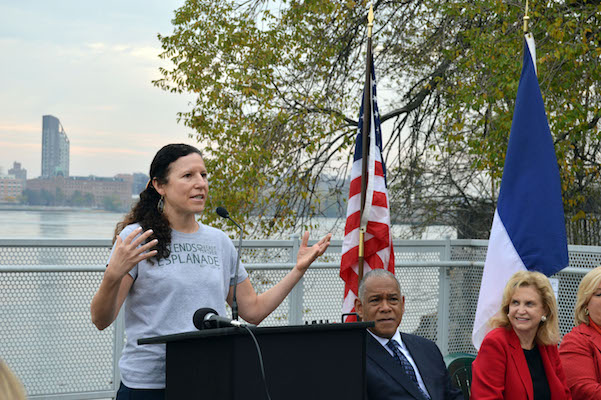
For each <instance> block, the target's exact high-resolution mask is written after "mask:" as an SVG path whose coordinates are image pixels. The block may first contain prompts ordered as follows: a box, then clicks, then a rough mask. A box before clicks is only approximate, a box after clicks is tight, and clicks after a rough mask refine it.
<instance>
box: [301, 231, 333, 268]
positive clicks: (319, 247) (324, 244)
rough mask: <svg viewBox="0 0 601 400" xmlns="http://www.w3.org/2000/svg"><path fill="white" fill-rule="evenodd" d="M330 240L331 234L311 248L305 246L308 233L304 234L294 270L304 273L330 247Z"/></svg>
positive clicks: (307, 241)
mask: <svg viewBox="0 0 601 400" xmlns="http://www.w3.org/2000/svg"><path fill="white" fill-rule="evenodd" d="M331 238H332V234H331V233H328V234H327V235H325V236H324V237H323V238H322V239H321V240H320V241H319V242H317V243H315V244H314V245H313V246H311V247H308V246H307V244H308V243H309V232H305V234H304V235H303V240H302V242H301V245H300V248H299V249H298V255H297V257H296V268H298V269H299V270H301V271H302V272H303V273H304V272H305V271H306V270H307V268H309V265H311V263H313V261H315V259H316V258H317V257H319V256H320V255H322V254H323V253H324V252H325V251H326V249H327V248H328V246H329V245H330V239H331Z"/></svg>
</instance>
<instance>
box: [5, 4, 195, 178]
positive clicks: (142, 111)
mask: <svg viewBox="0 0 601 400" xmlns="http://www.w3.org/2000/svg"><path fill="white" fill-rule="evenodd" d="M183 4H184V0H177V1H176V0H127V1H115V0H105V1H100V2H89V1H81V0H54V1H48V0H22V1H12V0H0V54H1V55H2V56H1V60H2V62H0V168H1V169H2V170H1V171H0V172H3V173H7V171H8V169H10V168H12V165H13V162H14V161H17V162H20V163H21V164H22V167H23V168H26V169H27V177H28V178H34V177H38V176H39V175H40V171H41V154H42V146H41V141H42V115H46V114H50V115H54V116H55V117H57V118H58V119H60V121H61V124H62V125H63V128H64V129H65V132H66V133H67V136H68V137H69V140H70V143H71V152H70V175H73V176H88V175H96V176H114V175H116V174H118V173H133V172H143V173H146V174H147V173H148V168H149V166H150V162H151V160H152V157H153V156H154V154H155V153H156V151H157V150H158V149H159V148H160V147H162V146H163V145H165V144H167V143H175V142H178V143H189V144H195V143H196V141H195V140H194V139H190V138H189V134H190V133H193V132H192V131H191V130H190V129H189V128H186V127H185V126H184V125H183V124H181V123H178V122H177V112H178V111H187V110H188V109H189V108H190V106H189V102H190V101H192V100H193V97H192V96H191V95H185V94H183V95H182V94H172V93H168V92H165V91H163V90H161V89H159V88H156V87H154V86H153V85H152V83H151V81H152V80H153V79H157V78H159V77H160V75H159V72H158V69H159V67H160V66H164V67H168V66H169V64H168V63H167V62H166V61H163V60H160V59H159V58H158V54H159V53H160V52H161V47H160V43H159V40H158V39H157V34H158V33H161V34H163V35H168V34H170V33H171V32H172V31H173V30H172V25H171V20H172V18H173V16H174V10H175V9H177V8H178V7H180V6H182V5H183Z"/></svg>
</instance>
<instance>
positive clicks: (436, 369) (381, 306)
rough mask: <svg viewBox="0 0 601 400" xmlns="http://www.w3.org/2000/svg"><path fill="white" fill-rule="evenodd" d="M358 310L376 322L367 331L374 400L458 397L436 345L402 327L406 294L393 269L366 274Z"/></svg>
mask: <svg viewBox="0 0 601 400" xmlns="http://www.w3.org/2000/svg"><path fill="white" fill-rule="evenodd" d="M355 309H356V310H357V313H358V314H359V316H361V318H362V319H363V321H374V322H375V326H374V327H373V328H369V330H368V332H369V334H368V335H367V395H368V399H369V400H428V399H431V400H449V399H452V400H457V399H463V395H462V394H461V391H460V390H458V389H456V388H453V387H452V386H451V380H450V377H449V373H448V371H447V368H446V366H445V363H444V361H443V359H442V354H440V350H438V347H437V346H436V344H434V343H433V342H432V341H430V340H428V339H424V338H422V337H419V336H415V335H411V334H408V333H401V332H399V330H398V328H399V325H400V323H401V319H402V318H403V313H404V312H405V297H404V296H402V295H401V287H400V285H399V282H398V281H397V279H396V278H395V276H394V275H393V274H391V273H390V272H388V271H386V270H384V269H375V270H373V271H370V272H368V273H367V274H365V276H364V277H363V280H362V281H361V284H360V285H359V298H358V299H357V300H355Z"/></svg>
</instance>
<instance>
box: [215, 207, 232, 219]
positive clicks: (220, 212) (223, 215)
mask: <svg viewBox="0 0 601 400" xmlns="http://www.w3.org/2000/svg"><path fill="white" fill-rule="evenodd" d="M215 212H216V213H217V215H219V216H220V217H221V218H229V217H230V213H229V212H227V210H226V209H225V208H223V207H217V209H216V210H215Z"/></svg>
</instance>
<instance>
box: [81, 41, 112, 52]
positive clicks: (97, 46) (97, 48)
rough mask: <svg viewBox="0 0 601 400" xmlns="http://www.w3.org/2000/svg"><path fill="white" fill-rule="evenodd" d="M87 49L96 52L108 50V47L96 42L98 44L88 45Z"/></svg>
mask: <svg viewBox="0 0 601 400" xmlns="http://www.w3.org/2000/svg"><path fill="white" fill-rule="evenodd" d="M86 47H88V48H89V49H92V50H94V51H103V50H104V49H106V47H107V46H106V45H105V44H104V43H101V42H96V43H86Z"/></svg>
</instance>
